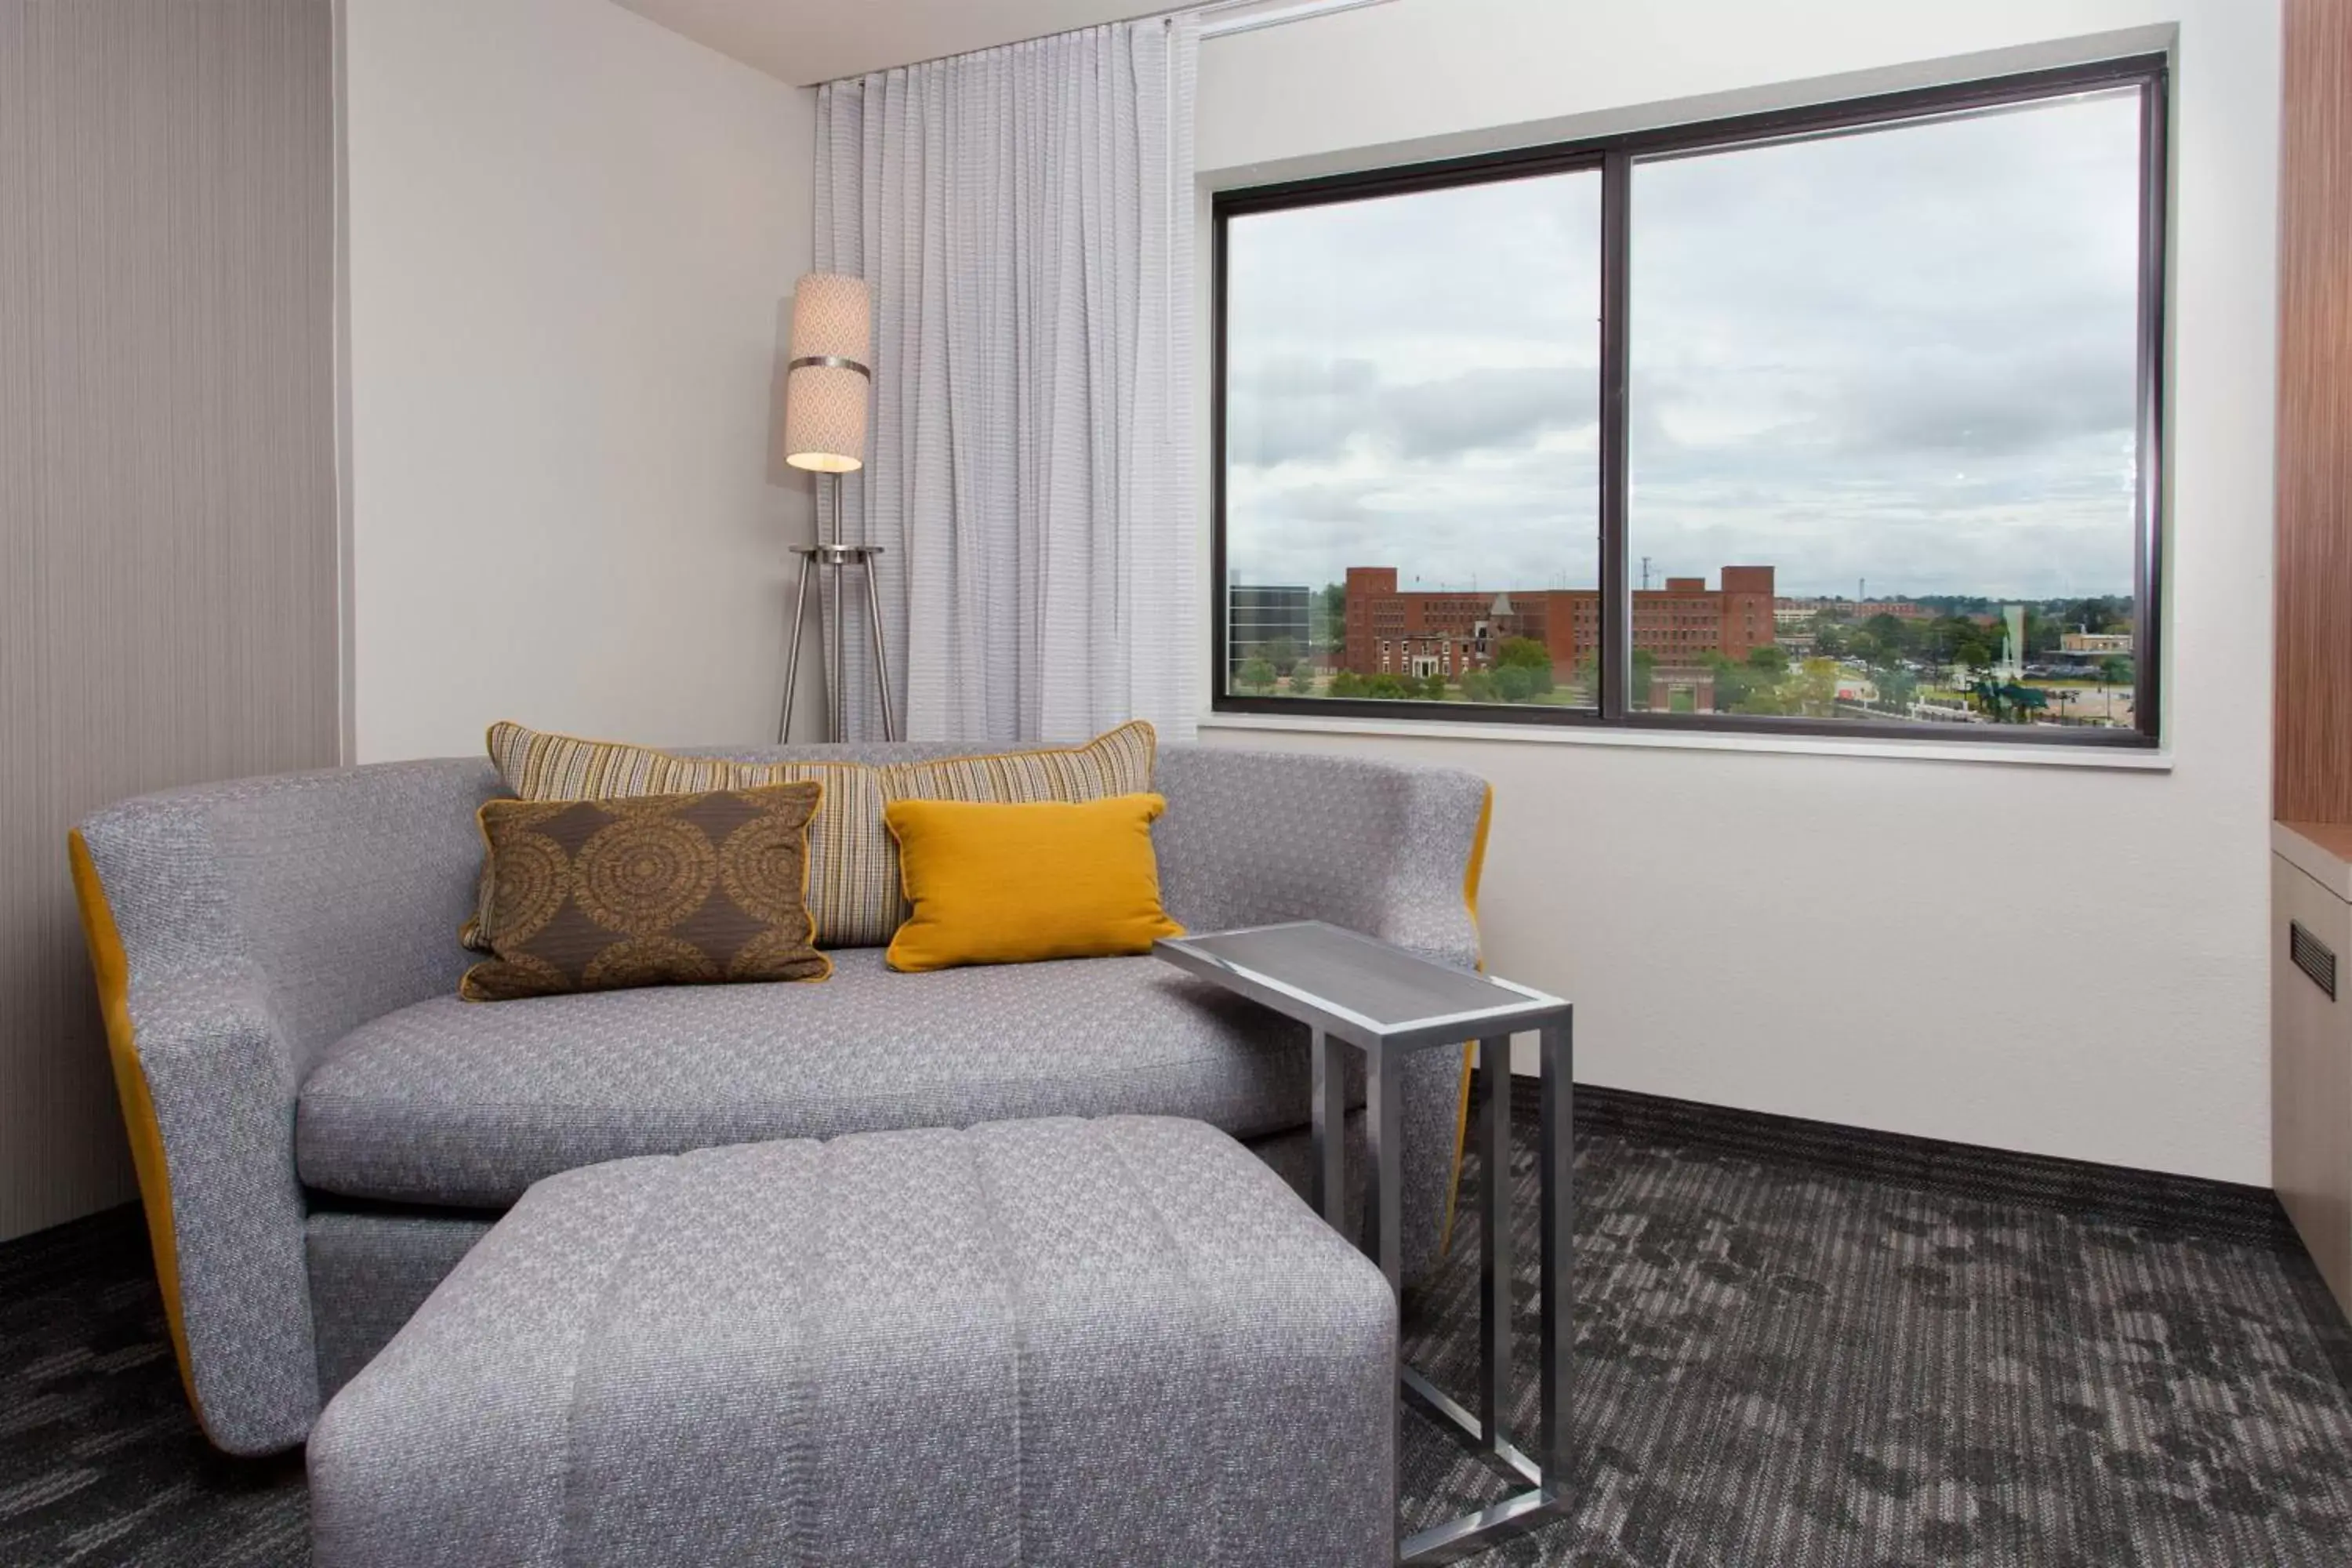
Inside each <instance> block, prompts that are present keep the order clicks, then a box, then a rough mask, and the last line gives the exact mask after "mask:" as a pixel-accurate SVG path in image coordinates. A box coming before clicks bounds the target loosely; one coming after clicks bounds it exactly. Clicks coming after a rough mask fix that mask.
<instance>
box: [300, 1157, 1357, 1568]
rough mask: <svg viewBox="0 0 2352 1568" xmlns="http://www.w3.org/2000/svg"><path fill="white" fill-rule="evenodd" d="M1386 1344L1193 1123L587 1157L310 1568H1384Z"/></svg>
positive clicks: (344, 1471) (337, 1433)
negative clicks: (782, 1567)
mask: <svg viewBox="0 0 2352 1568" xmlns="http://www.w3.org/2000/svg"><path fill="white" fill-rule="evenodd" d="M1395 1338H1396V1309H1395V1302H1394V1300H1393V1299H1392V1298H1391V1295H1390V1294H1389V1291H1388V1289H1387V1288H1386V1286H1385V1285H1384V1284H1383V1282H1382V1281H1381V1277H1380V1274H1379V1272H1378V1270H1377V1269H1375V1268H1373V1267H1372V1265H1371V1264H1370V1262H1369V1261H1368V1260H1367V1259H1365V1258H1363V1257H1362V1256H1361V1255H1360V1254H1359V1253H1358V1252H1357V1251H1356V1250H1355V1249H1354V1248H1353V1247H1349V1245H1348V1244H1347V1243H1346V1242H1345V1241H1344V1240H1342V1239H1341V1238H1340V1237H1339V1236H1338V1235H1336V1234H1335V1233H1334V1232H1332V1231H1331V1230H1330V1229H1328V1227H1327V1226H1324V1225H1323V1223H1322V1222H1321V1221H1320V1220H1318V1218H1316V1216H1315V1215H1313V1214H1312V1213H1311V1212H1310V1211H1309V1210H1308V1209H1307V1205H1305V1204H1303V1203H1301V1202H1300V1201H1299V1199H1298V1198H1297V1196H1296V1195H1295V1194H1293V1193H1292V1192H1291V1191H1290V1189H1289V1188H1288V1187H1287V1186H1286V1185H1285V1184H1284V1183H1283V1182H1282V1180H1281V1178H1280V1177H1278V1176H1276V1174H1275V1173H1273V1172H1271V1171H1269V1170H1268V1169H1266V1168H1265V1166H1264V1165H1262V1164H1260V1163H1258V1161H1257V1160H1256V1159H1255V1157H1254V1156H1253V1155H1251V1154H1250V1153H1249V1152H1248V1151H1246V1150H1244V1149H1243V1148H1242V1147H1241V1146H1240V1145H1239V1144H1237V1143H1235V1142H1233V1140H1231V1139H1230V1138H1227V1137H1226V1136H1225V1135H1224V1134H1223V1133H1221V1132H1218V1131H1215V1130H1213V1129H1212V1128H1210V1127H1207V1126H1205V1125H1203V1124H1202V1123H1199V1122H1193V1121H1175V1120H1169V1119H1162V1118H1146V1117H1115V1118H1108V1119H1104V1120H1101V1121H1079V1120H1074V1119H1058V1118H1057V1119H1050V1120H1040V1121H1006V1122H997V1123H992V1124H988V1125H983V1126H980V1127H976V1128H973V1129H971V1130H970V1131H961V1132H959V1131H909V1132H876V1133H864V1134H857V1135H853V1136H849V1137H844V1138H838V1139H835V1140H833V1141H832V1142H814V1141H795V1142H771V1143H753V1144H743V1145H738V1146H735V1147H731V1148H720V1149H711V1150H705V1151H701V1152H695V1153H690V1154H684V1155H677V1156H656V1157H649V1158H644V1159H634V1160H623V1161H618V1162H614V1163H609V1164H604V1165H596V1166H591V1167H587V1168H584V1169H581V1170H577V1171H572V1172H569V1173H565V1174H562V1175H559V1176H553V1177H551V1178H549V1179H548V1180H546V1181H543V1182H541V1183H540V1184H538V1185H537V1186H534V1187H533V1188H531V1189H530V1192H529V1193H528V1194H525V1195H524V1197H523V1199H522V1201H521V1202H520V1204H519V1205H516V1207H515V1208H514V1209H513V1211H512V1212H511V1213H509V1215H507V1216H506V1218H504V1219H503V1220H501V1221H500V1222H499V1225H498V1226H497V1227H496V1228H495V1229H493V1230H492V1231H491V1232H490V1234H489V1235H488V1237H486V1238H485V1239H484V1240H483V1241H482V1242H481V1244H480V1245H479V1246H478V1247H476V1248H475V1249H474V1251H473V1252H472V1253H471V1254H470V1255H469V1256H467V1258H466V1260H465V1261H464V1263H462V1264H461V1265H460V1266H459V1267H458V1268H457V1271H456V1272H455V1273H453V1274H452V1275H451V1276H450V1277H449V1279H447V1280H446V1281H445V1282H444V1283H443V1284H442V1285H441V1287H440V1288H439V1289H437V1290H436V1291H435V1292H434V1294H433V1296H432V1298H431V1299H430V1300H427V1301H426V1302H425V1306H424V1307H423V1308H422V1309H421V1310H419V1311H418V1312H417V1314H416V1316H415V1319H413V1320H412V1321H410V1322H409V1324H408V1325H407V1327H405V1328H404V1329H403V1330H402V1331H401V1332H400V1334H399V1336H398V1337H397V1338H395V1339H394V1341H393V1342H392V1343H391V1345H390V1346H388V1347H387V1348H386V1349H385V1350H384V1352H383V1354H382V1355H380V1356H379V1357H378V1358H377V1359H376V1360H375V1362H374V1363H372V1364H371V1365H370V1366H369V1367H368V1368H367V1369H366V1370H365V1371H364V1372H362V1373H361V1374H360V1375H359V1376H358V1377H357V1378H356V1379H354V1380H353V1381H352V1384H350V1385H349V1386H348V1387H346V1388H345V1389H344V1390H343V1391H342V1393H341V1394H339V1395H338V1396H337V1397H336V1398H335V1400H334V1402H333V1403H332V1404H331V1405H330V1406H329V1407H328V1409H327V1411H326V1413H325V1415H323V1416H322V1417H321V1418H320V1422H319V1425H318V1427H317V1429H316V1430H315V1431H314V1433H313V1434H312V1436H311V1438H310V1477H311V1493H312V1499H311V1509H312V1520H313V1531H314V1539H315V1561H316V1563H318V1565H319V1568H361V1565H365V1568H375V1565H379V1564H380V1565H383V1568H393V1565H395V1564H397V1565H399V1568H431V1565H435V1564H443V1563H449V1564H455V1563H468V1564H474V1563H499V1564H512V1565H517V1568H523V1565H539V1564H545V1565H548V1568H556V1565H558V1564H562V1565H563V1568H592V1565H604V1564H610V1565H614V1568H619V1565H621V1564H628V1565H631V1568H646V1565H652V1568H661V1565H667V1564H687V1563H694V1564H706V1563H746V1564H748V1563H776V1564H803V1563H806V1564H814V1563H860V1564H866V1563H910V1564H911V1563H923V1564H941V1565H945V1564H966V1563H969V1564H992V1565H1003V1568H1012V1565H1013V1564H1062V1563H1067V1564H1079V1563H1085V1564H1102V1563H1170V1564H1174V1563H1182V1564H1223V1563H1266V1564H1274V1563H1283V1564H1315V1563H1332V1564H1339V1563H1347V1564H1372V1563H1386V1562H1389V1561H1391V1558H1392V1554H1393V1552H1394V1550H1395V1547H1394V1540H1395V1537H1394V1533H1393V1531H1394V1513H1393V1506H1394V1505H1393V1476H1394V1458H1393V1444H1394V1431H1393V1427H1394V1412H1395Z"/></svg>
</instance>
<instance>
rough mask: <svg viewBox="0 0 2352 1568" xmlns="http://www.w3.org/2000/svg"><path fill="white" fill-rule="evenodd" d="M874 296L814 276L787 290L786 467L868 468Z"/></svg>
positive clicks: (829, 276)
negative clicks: (789, 327) (790, 302)
mask: <svg viewBox="0 0 2352 1568" xmlns="http://www.w3.org/2000/svg"><path fill="white" fill-rule="evenodd" d="M873 336H874V297H873V294H872V292H871V291H870V290H869V289H867V288H866V279H863V278H851V277H849V276H847V275H846V274H844V273H839V272H812V273H809V274H808V275H807V276H805V277H803V279H801V280H800V284H799V286H798V287H797V288H795V289H793V347H792V361H791V368H790V370H789V371H788V372H787V374H786V376H785V381H784V461H785V462H787V463H790V464H791V465H792V466H793V468H813V469H814V470H815V471H816V472H818V473H821V474H845V473H847V472H849V471H850V470H851V469H853V468H863V467H864V466H865V464H866V391H867V382H868V376H869V373H868V371H867V369H866V354H867V352H868V350H869V347H870V345H871V343H872V342H873Z"/></svg>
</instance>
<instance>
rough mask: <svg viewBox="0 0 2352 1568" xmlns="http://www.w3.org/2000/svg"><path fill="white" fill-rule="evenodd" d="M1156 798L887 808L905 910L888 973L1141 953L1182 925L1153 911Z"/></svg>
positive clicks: (904, 803) (1156, 899) (1156, 907)
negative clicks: (895, 840) (903, 887)
mask: <svg viewBox="0 0 2352 1568" xmlns="http://www.w3.org/2000/svg"><path fill="white" fill-rule="evenodd" d="M1167 808H1168V803H1167V802H1166V801H1165V800H1163V799H1161V798H1160V796H1158V795H1112V796H1109V797H1108V798H1107V799H1103V800H1091V801H1085V802H1064V801H1034V802H1027V803H1024V804H1019V805H993V804H986V805H982V804H974V803H971V802H968V801H952V800H894V801H892V802H890V803H889V804H888V805H886V806H884V807H883V808H882V810H883V820H884V821H885V822H887V823H888V824H889V827H890V831H891V833H892V834H893V835H894V836H895V837H897V838H898V871H899V875H900V877H901V878H902V879H904V881H905V883H906V889H907V901H908V903H909V904H911V905H912V906H913V907H914V912H913V913H912V914H911V915H909V916H908V919H907V923H906V924H904V925H902V926H900V927H899V928H898V935H897V936H895V937H893V938H892V939H891V940H890V952H889V955H888V957H889V964H890V967H891V968H893V969H904V970H923V969H949V968H952V967H954V966H955V965H957V964H961V963H1036V962H1037V961H1039V960H1041V959H1048V958H1108V957H1114V956H1118V955H1121V954H1132V953H1141V952H1150V951H1151V944H1152V942H1155V941H1157V940H1158V939H1159V938H1160V937H1163V936H1181V935H1183V934H1184V928H1183V927H1182V926H1180V925H1178V924H1177V923H1176V922H1175V921H1171V920H1170V919H1169V918H1168V912H1167V911H1166V910H1163V909H1161V908H1160V862H1159V861H1158V860H1157V859H1156V858H1154V857H1153V855H1152V852H1151V825H1152V823H1153V822H1154V821H1156V820H1158V818H1159V816H1160V813H1161V812H1163V811H1165V810H1166V809H1167Z"/></svg>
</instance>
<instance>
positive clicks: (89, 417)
mask: <svg viewBox="0 0 2352 1568" xmlns="http://www.w3.org/2000/svg"><path fill="white" fill-rule="evenodd" d="M332 51H333V35H332V15H331V0H204V3H203V4H189V3H187V0H0V1237H8V1236H13V1235H16V1234H19V1233H22V1232H24V1231H27V1230H32V1229H36V1228H38V1227H40V1226H46V1225H49V1224H53V1223H55V1222H58V1221H60V1220H64V1219H67V1218H70V1217H72V1216H73V1215H79V1214H82V1213H85V1212H88V1211H89V1210H92V1209H95V1208H99V1207H101V1206H104V1205H108V1204H110V1203H114V1202H118V1201H121V1200H122V1199H125V1198H127V1197H129V1196H130V1195H131V1184H130V1181H129V1174H128V1169H129V1167H128V1163H127V1161H126V1160H125V1159H124V1157H123V1154H122V1152H121V1151H122V1146H123V1141H122V1132H121V1121H120V1119H119V1116H118V1114H117V1112H116V1110H115V1108H114V1103H113V1090H112V1088H111V1084H110V1079H109V1077H108V1074H107V1070H106V1066H105V1057H104V1049H103V1046H102V1043H101V1037H100V1029H99V1026H98V1016H97V1009H96V1006H95V1005H94V1003H93V1000H92V996H91V992H90V983H89V973H88V970H87V968H86V966H85V963H84V960H83V957H82V953H81V940H80V933H79V927H78V925H77V923H76V919H75V913H74V907H73V900H72V896H71V892H70V889H69V887H68V879H67V869H66V854H65V835H66V830H67V828H68V827H69V826H71V825H72V824H73V822H74V821H75V820H76V819H77V818H78V817H79V816H81V815H83V814H84V813H86V812H87V811H89V809H90V808H92V807H94V806H97V805H102V804H104V803H106V802H108V801H110V800H114V799H118V798H121V797H122V796H125V795H135V794H138V793H141V792H142V791H146V790H152V789H157V788H161V787H164V786H167V785H171V784H184V783H189V782H194V781H197V780H204V779H216V778H226V777H231V776H235V775H236V774H240V773H263V772H269V771H274V770H279V769H287V768H299V767H306V766H315V765H320V764H324V763H332V762H333V761H334V760H335V758H336V754H337V750H338V715H337V702H338V690H337V687H338V681H337V657H336V648H337V629H336V616H337V596H336V582H337V572H338V566H337V561H336V539H337V531H336V522H335V482H334V457H333V446H332V443H333V429H334V426H333V417H334V372H333V365H332V335H331V334H332V324H333V322H332V317H333V289H332V284H333V271H334V262H333V244H334V207H333V202H334V157H333V116H334V107H333V83H332V69H333V52H332Z"/></svg>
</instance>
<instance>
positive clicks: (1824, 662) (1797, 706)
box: [1789, 658, 1838, 719]
mask: <svg viewBox="0 0 2352 1568" xmlns="http://www.w3.org/2000/svg"><path fill="white" fill-rule="evenodd" d="M1801 669H1802V673H1801V674H1800V675H1799V676H1798V677H1797V679H1795V680H1794V681H1792V682H1791V683H1790V685H1791V687H1792V688H1793V689H1792V690H1791V691H1790V693H1789V708H1790V711H1792V712H1796V713H1801V714H1803V715H1804V716H1805V717H1806V718H1808V719H1830V718H1834V717H1835V716H1836V714H1837V677H1838V667H1837V660H1835V659H1833V658H1809V659H1807V660H1805V662H1804V664H1803V666H1802V667H1801Z"/></svg>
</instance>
